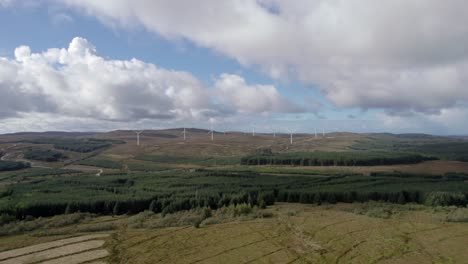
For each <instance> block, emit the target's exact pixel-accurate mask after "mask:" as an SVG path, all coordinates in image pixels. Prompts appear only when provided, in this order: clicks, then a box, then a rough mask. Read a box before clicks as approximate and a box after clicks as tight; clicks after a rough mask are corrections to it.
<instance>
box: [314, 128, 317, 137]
mask: <svg viewBox="0 0 468 264" xmlns="http://www.w3.org/2000/svg"><path fill="white" fill-rule="evenodd" d="M314 130H315V138H317V128H314Z"/></svg>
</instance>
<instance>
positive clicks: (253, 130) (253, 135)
mask: <svg viewBox="0 0 468 264" xmlns="http://www.w3.org/2000/svg"><path fill="white" fill-rule="evenodd" d="M252 137H255V127H252Z"/></svg>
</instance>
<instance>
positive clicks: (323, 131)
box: [322, 128, 325, 137]
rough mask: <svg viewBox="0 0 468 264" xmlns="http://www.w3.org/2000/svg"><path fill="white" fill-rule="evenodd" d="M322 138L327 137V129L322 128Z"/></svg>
mask: <svg viewBox="0 0 468 264" xmlns="http://www.w3.org/2000/svg"><path fill="white" fill-rule="evenodd" d="M322 136H324V137H325V128H322Z"/></svg>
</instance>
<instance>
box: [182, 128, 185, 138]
mask: <svg viewBox="0 0 468 264" xmlns="http://www.w3.org/2000/svg"><path fill="white" fill-rule="evenodd" d="M182 134H183V135H184V141H185V139H186V137H185V134H186V132H185V127H184V131H183V132H182Z"/></svg>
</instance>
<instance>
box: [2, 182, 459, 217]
mask: <svg viewBox="0 0 468 264" xmlns="http://www.w3.org/2000/svg"><path fill="white" fill-rule="evenodd" d="M367 201H382V202H388V203H398V204H406V203H419V204H427V205H430V206H450V205H455V206H466V205H467V204H468V193H454V192H431V193H427V194H425V193H422V192H420V191H398V192H354V191H351V192H309V191H291V190H278V189H273V190H270V191H248V192H241V193H205V194H203V195H200V196H198V195H192V196H179V195H177V194H171V195H167V196H153V197H150V198H144V199H122V200H96V201H69V202H66V201H55V202H48V203H31V204H18V205H16V206H14V207H10V208H3V209H2V211H0V214H7V215H12V216H15V218H16V219H19V220H22V219H25V218H26V217H27V216H33V217H46V216H53V215H59V214H69V213H74V212H89V213H95V214H101V215H121V214H136V213H139V212H142V211H145V210H151V211H153V212H155V213H162V214H163V215H164V214H168V213H174V212H177V211H184V210H190V209H195V208H211V209H217V208H221V207H225V206H230V205H238V204H247V205H249V206H251V207H254V206H258V207H261V208H265V207H266V206H268V205H273V204H274V203H275V202H286V203H304V204H317V205H321V204H335V203H354V202H367Z"/></svg>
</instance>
